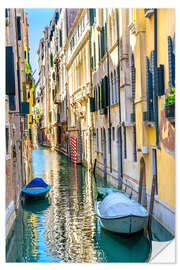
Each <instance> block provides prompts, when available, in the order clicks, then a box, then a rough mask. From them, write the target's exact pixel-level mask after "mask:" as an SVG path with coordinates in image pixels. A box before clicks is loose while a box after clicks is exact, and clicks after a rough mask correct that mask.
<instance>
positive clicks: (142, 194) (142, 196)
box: [138, 157, 147, 208]
mask: <svg viewBox="0 0 180 270" xmlns="http://www.w3.org/2000/svg"><path fill="white" fill-rule="evenodd" d="M138 202H139V203H141V204H142V205H143V206H144V207H145V208H147V195H146V170H145V161H144V158H143V157H141V159H140V179H139V193H138Z"/></svg>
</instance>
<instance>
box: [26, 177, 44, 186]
mask: <svg viewBox="0 0 180 270" xmlns="http://www.w3.org/2000/svg"><path fill="white" fill-rule="evenodd" d="M47 186H48V185H47V184H46V183H45V182H44V180H43V179H42V178H38V177H37V178H34V179H33V180H32V181H31V182H30V183H29V184H28V185H27V186H26V188H34V187H40V188H46V187H47Z"/></svg>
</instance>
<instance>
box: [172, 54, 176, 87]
mask: <svg viewBox="0 0 180 270" xmlns="http://www.w3.org/2000/svg"><path fill="white" fill-rule="evenodd" d="M172 60H173V61H172V85H173V86H174V87H175V61H176V60H175V53H173V54H172Z"/></svg>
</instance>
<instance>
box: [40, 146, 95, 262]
mask: <svg viewBox="0 0 180 270" xmlns="http://www.w3.org/2000/svg"><path fill="white" fill-rule="evenodd" d="M69 164H70V163H69V161H68V159H64V158H63V159H61V156H59V154H57V153H56V152H50V151H48V158H47V159H46V173H45V177H48V178H49V179H46V180H48V183H49V184H50V185H52V189H51V191H50V196H51V206H50V207H49V209H48V214H47V215H46V217H45V227H46V229H45V239H46V240H45V241H46V245H47V246H48V247H49V249H50V251H51V253H52V254H53V257H56V259H57V258H59V259H60V260H62V261H64V262H96V261H97V259H96V258H97V256H96V249H95V246H94V240H93V236H94V231H95V227H94V226H95V218H94V212H93V201H92V194H91V175H90V173H89V172H88V171H87V170H86V169H84V168H82V167H79V166H77V167H76V166H74V165H72V164H71V166H69Z"/></svg>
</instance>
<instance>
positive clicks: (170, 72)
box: [168, 36, 173, 88]
mask: <svg viewBox="0 0 180 270" xmlns="http://www.w3.org/2000/svg"><path fill="white" fill-rule="evenodd" d="M172 50H173V47H172V39H171V37H170V36H168V65H169V88H171V86H172V84H173V80H172V65H173V55H172Z"/></svg>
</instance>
